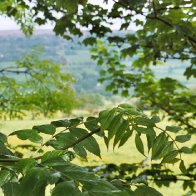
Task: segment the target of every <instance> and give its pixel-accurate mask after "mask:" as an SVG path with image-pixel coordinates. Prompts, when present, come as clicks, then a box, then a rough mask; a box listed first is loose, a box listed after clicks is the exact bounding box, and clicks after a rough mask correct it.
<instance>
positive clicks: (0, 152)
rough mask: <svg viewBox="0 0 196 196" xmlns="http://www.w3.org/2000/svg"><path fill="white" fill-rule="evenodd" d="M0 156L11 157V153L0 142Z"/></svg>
mask: <svg viewBox="0 0 196 196" xmlns="http://www.w3.org/2000/svg"><path fill="white" fill-rule="evenodd" d="M0 155H13V153H12V152H11V151H10V150H9V149H8V148H7V147H6V146H5V144H4V143H2V142H1V141H0Z"/></svg>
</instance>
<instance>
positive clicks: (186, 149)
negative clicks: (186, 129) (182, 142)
mask: <svg viewBox="0 0 196 196" xmlns="http://www.w3.org/2000/svg"><path fill="white" fill-rule="evenodd" d="M180 151H181V152H183V153H185V154H191V153H192V150H191V149H190V148H188V147H186V146H183V147H182V148H181V149H180Z"/></svg>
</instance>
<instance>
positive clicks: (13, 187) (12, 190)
mask: <svg viewBox="0 0 196 196" xmlns="http://www.w3.org/2000/svg"><path fill="white" fill-rule="evenodd" d="M1 188H2V190H3V193H4V196H18V195H19V191H20V184H18V183H16V182H8V183H6V184H4V186H2V187H1Z"/></svg>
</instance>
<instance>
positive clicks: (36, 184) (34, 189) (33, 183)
mask: <svg viewBox="0 0 196 196" xmlns="http://www.w3.org/2000/svg"><path fill="white" fill-rule="evenodd" d="M48 177H49V175H48V173H47V171H46V169H45V168H32V169H31V170H29V171H28V172H27V174H26V175H25V176H24V177H23V178H22V180H21V183H20V185H21V190H20V192H19V194H18V195H20V196H27V195H28V196H35V195H39V196H44V195H45V188H46V186H47V181H48Z"/></svg>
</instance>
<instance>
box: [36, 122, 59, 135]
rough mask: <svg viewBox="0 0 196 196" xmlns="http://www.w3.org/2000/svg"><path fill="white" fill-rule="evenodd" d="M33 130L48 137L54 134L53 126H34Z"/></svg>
mask: <svg viewBox="0 0 196 196" xmlns="http://www.w3.org/2000/svg"><path fill="white" fill-rule="evenodd" d="M33 129H34V130H37V131H38V132H41V133H45V134H49V135H53V134H54V133H55V132H56V128H55V126H54V125H53V124H46V125H39V126H34V127H33Z"/></svg>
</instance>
